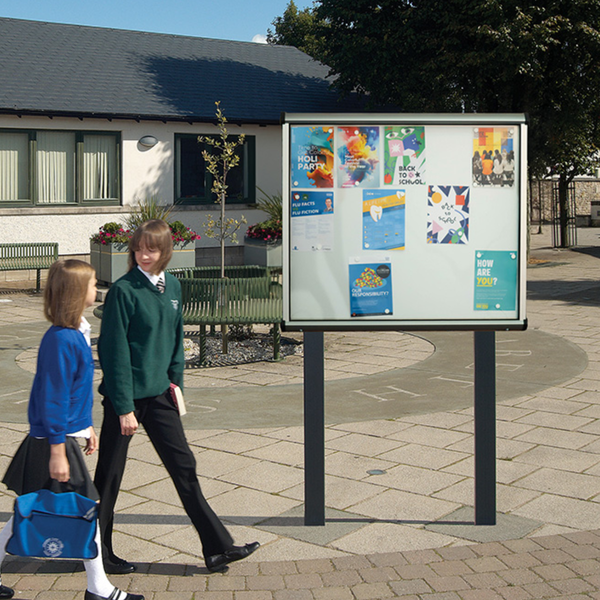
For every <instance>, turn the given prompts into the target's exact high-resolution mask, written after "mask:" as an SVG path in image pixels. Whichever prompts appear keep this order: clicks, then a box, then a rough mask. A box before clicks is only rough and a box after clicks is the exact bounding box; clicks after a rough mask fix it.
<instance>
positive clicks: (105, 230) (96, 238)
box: [90, 222, 133, 246]
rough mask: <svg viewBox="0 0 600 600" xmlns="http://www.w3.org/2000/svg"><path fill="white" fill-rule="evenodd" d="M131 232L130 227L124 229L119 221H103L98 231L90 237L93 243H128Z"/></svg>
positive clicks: (104, 244)
mask: <svg viewBox="0 0 600 600" xmlns="http://www.w3.org/2000/svg"><path fill="white" fill-rule="evenodd" d="M132 234H133V232H132V231H131V230H130V229H124V228H123V225H121V224H120V223H115V222H111V223H104V225H102V227H100V231H98V233H95V234H94V235H92V237H91V238H90V241H91V242H93V243H94V244H102V245H103V246H106V245H108V244H128V243H129V239H130V238H131V236H132Z"/></svg>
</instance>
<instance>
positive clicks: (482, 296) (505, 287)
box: [474, 250, 519, 310]
mask: <svg viewBox="0 0 600 600" xmlns="http://www.w3.org/2000/svg"><path fill="white" fill-rule="evenodd" d="M518 262H519V261H518V260H517V252H516V251H506V252H505V251H498V250H479V251H477V252H476V253H475V299H474V300H475V307H474V308H475V310H516V307H517V277H518V268H517V267H518Z"/></svg>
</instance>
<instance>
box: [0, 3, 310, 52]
mask: <svg viewBox="0 0 600 600" xmlns="http://www.w3.org/2000/svg"><path fill="white" fill-rule="evenodd" d="M288 1H289V0H101V1H95V2H92V1H91V0H53V1H52V2H50V1H49V0H0V17H11V18H14V19H29V20H32V21H49V22H52V23H69V24H73V25H92V26H95V27H110V28H113V29H133V30H137V31H149V32H154V33H173V34H177V35H191V36H194V37H207V38H216V39H223V40H236V41H240V42H252V41H255V42H261V41H264V38H265V37H266V35H267V29H268V28H269V27H271V28H272V25H271V23H272V21H273V19H275V18H276V17H278V16H281V15H283V12H284V11H285V8H286V6H287V5H288ZM294 1H295V4H296V6H297V7H298V9H302V8H306V7H307V6H312V2H311V1H310V0H309V1H306V0H294Z"/></svg>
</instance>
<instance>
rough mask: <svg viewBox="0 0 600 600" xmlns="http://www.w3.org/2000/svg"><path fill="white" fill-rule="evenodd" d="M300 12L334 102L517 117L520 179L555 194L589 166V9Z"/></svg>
mask: <svg viewBox="0 0 600 600" xmlns="http://www.w3.org/2000/svg"><path fill="white" fill-rule="evenodd" d="M288 8H289V7H288ZM310 12H311V16H312V20H311V21H310V23H311V24H312V29H311V30H310V34H309V36H308V37H309V39H312V38H321V39H324V40H325V42H324V44H323V48H321V50H320V53H319V54H318V55H317V56H316V58H319V59H320V60H321V61H322V62H324V63H325V64H327V65H328V66H329V67H330V68H331V73H332V75H335V77H336V80H335V86H336V87H337V88H338V89H340V90H341V91H342V92H345V93H350V92H359V93H365V94H368V95H369V98H370V100H371V102H372V103H377V104H387V103H392V104H394V105H396V106H399V107H401V109H402V110H403V111H406V112H479V113H483V112H492V113H494V112H515V113H517V112H518V113H523V112H524V113H527V114H528V115H529V119H530V128H529V165H530V172H531V174H533V175H535V176H545V175H547V174H548V173H550V172H551V173H553V174H556V175H558V176H559V177H560V179H561V182H562V183H563V184H567V183H568V182H569V181H570V180H571V179H572V178H573V177H574V176H576V175H582V174H586V173H589V172H590V171H591V169H592V168H593V167H597V159H596V157H597V151H598V147H599V145H600V130H599V127H598V122H599V119H600V0H519V1H517V0H352V2H348V0H316V1H315V3H314V9H313V10H312V11H310ZM284 20H286V14H284ZM286 25H289V26H290V27H292V28H293V26H294V21H293V20H291V19H289V20H287V23H286ZM279 26H280V28H281V30H282V31H284V30H285V28H284V26H283V24H282V23H279ZM295 33H297V34H298V35H304V33H303V30H301V29H299V28H297V29H296V30H295ZM285 39H286V40H287V41H288V43H294V45H297V46H298V47H303V46H302V43H298V44H296V43H295V42H293V41H292V40H294V35H292V34H291V33H289V34H286V38H285ZM310 48H311V46H310V45H309V44H306V45H305V46H304V49H305V51H306V52H309V53H310ZM313 56H314V55H313ZM565 201H566V198H565Z"/></svg>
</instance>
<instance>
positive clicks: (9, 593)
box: [0, 584, 15, 598]
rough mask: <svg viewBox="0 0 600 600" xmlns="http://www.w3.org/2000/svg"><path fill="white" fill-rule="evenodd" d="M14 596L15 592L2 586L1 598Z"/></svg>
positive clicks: (0, 586)
mask: <svg viewBox="0 0 600 600" xmlns="http://www.w3.org/2000/svg"><path fill="white" fill-rule="evenodd" d="M14 595H15V590H13V589H12V588H9V587H7V586H5V585H1V584H0V598H12V597H13V596H14Z"/></svg>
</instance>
